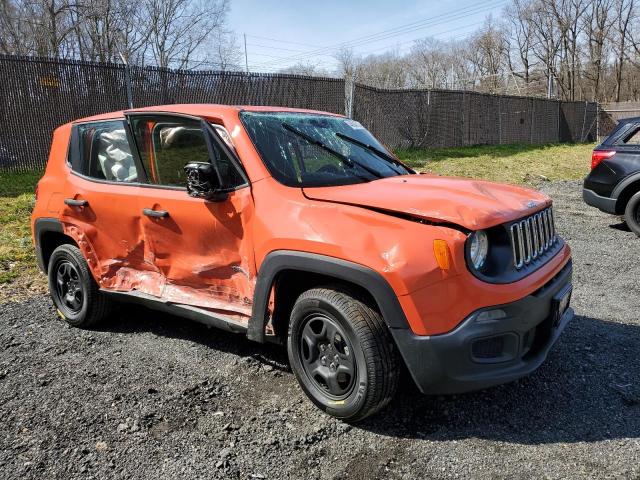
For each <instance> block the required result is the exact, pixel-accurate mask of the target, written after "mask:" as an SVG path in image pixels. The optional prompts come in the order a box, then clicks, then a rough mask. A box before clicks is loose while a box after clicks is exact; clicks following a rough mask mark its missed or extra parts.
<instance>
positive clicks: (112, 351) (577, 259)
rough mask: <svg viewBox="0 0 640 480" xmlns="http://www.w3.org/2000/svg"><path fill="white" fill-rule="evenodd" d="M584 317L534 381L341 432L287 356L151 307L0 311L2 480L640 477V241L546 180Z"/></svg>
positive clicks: (36, 303) (411, 395)
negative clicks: (106, 315) (62, 315)
mask: <svg viewBox="0 0 640 480" xmlns="http://www.w3.org/2000/svg"><path fill="white" fill-rule="evenodd" d="M543 190H545V191H547V192H548V193H550V194H551V195H552V196H553V197H554V199H555V201H556V212H557V223H558V226H559V230H560V231H561V233H562V234H563V235H564V236H565V237H566V238H567V239H568V241H569V242H570V243H571V245H572V247H573V250H574V264H575V276H574V283H575V291H574V298H573V300H574V307H575V309H576V311H577V314H578V317H577V318H576V319H575V320H574V322H573V323H572V324H571V325H569V327H568V328H567V330H566V332H565V334H564V336H563V338H562V339H561V340H560V342H559V343H558V344H557V346H556V348H555V349H554V350H553V352H552V353H551V355H550V357H549V359H548V361H547V362H546V363H545V365H543V367H542V368H541V369H540V370H539V371H538V372H536V373H535V374H534V375H532V376H531V377H529V378H526V379H523V380H521V381H519V382H516V383H513V384H510V385H505V386H501V387H497V388H494V389H491V390H487V391H484V392H480V393H473V394H467V395H459V396H447V397H424V396H421V395H419V394H418V393H416V392H415V391H414V390H413V389H412V388H411V387H410V386H405V387H403V389H402V391H401V392H400V393H399V395H398V397H397V399H396V400H395V401H394V402H393V403H392V405H391V406H390V408H388V409H387V410H386V411H385V412H383V413H382V414H380V415H378V416H377V417H374V418H373V419H370V420H369V421H367V422H365V423H363V424H359V425H358V426H355V427H351V426H348V425H345V424H343V423H341V422H338V421H335V420H332V419H330V418H328V417H326V416H324V415H323V414H321V413H319V412H318V411H317V410H315V409H314V408H313V407H311V405H310V403H309V402H307V401H306V400H305V399H304V397H303V394H302V393H301V391H300V390H299V389H298V387H297V386H296V384H295V380H294V378H293V375H292V374H291V372H290V371H289V369H288V367H287V366H286V356H285V352H284V351H283V350H282V349H279V348H277V347H273V346H260V345H255V344H253V343H250V342H248V341H247V340H245V339H243V338H242V337H240V336H234V335H231V334H225V333H222V332H219V331H216V330H208V329H207V328H205V327H202V326H200V325H197V324H191V323H188V322H185V321H183V320H180V319H177V318H174V317H168V316H164V315H160V314H157V313H154V312H150V311H145V310H143V309H139V308H131V309H124V310H122V311H121V312H119V314H118V315H115V316H114V318H113V321H112V322H111V323H109V324H108V325H106V326H104V327H102V329H101V330H97V331H81V330H76V329H72V328H69V327H67V326H66V325H65V324H64V323H62V322H61V321H58V320H56V317H55V315H54V312H53V309H52V307H51V303H50V301H49V300H48V298H46V297H36V298H33V299H31V300H29V301H27V302H22V303H12V304H5V305H3V306H0V477H2V478H20V479H28V478H34V479H35V478H38V479H42V478H85V479H86V478H100V479H102V478H188V479H195V478H241V479H245V478H295V479H300V478H318V479H320V478H322V479H324V478H335V479H339V478H340V479H341V478H344V479H346V478H349V479H352V478H355V479H367V480H370V479H374V478H436V477H437V478H456V477H459V478H463V477H464V478H467V477H475V478H505V477H509V478H513V477H518V478H526V477H531V478H533V477H535V478H540V477H549V478H567V477H572V478H578V477H582V478H604V477H621V478H630V477H635V478H637V477H639V476H640V364H639V361H638V359H639V358H640V320H639V318H638V317H639V312H640V301H639V298H640V295H639V287H638V285H640V266H639V265H638V258H639V257H640V255H639V253H640V239H636V238H635V237H634V236H633V234H631V233H629V232H628V231H625V230H624V229H623V228H621V226H620V225H619V224H618V221H617V219H615V218H613V217H610V216H607V215H604V214H600V213H599V212H597V211H595V210H593V209H590V208H587V207H586V206H584V205H583V204H582V203H581V201H580V185H579V184H578V183H576V182H568V183H554V184H547V185H546V186H545V187H544V188H543Z"/></svg>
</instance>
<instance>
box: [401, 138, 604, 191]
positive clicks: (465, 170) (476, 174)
mask: <svg viewBox="0 0 640 480" xmlns="http://www.w3.org/2000/svg"><path fill="white" fill-rule="evenodd" d="M594 146H595V145H594V144H591V143H589V144H578V145H569V144H563V145H480V146H475V147H460V148H437V149H410V150H399V151H397V152H396V154H397V155H398V157H399V158H400V159H401V160H403V161H405V162H406V163H407V164H408V165H410V166H411V167H412V168H415V169H416V170H418V171H421V172H431V173H437V174H440V175H450V176H456V177H472V178H481V179H484V180H493V181H496V182H505V183H515V184H524V183H528V184H530V183H537V182H539V181H540V180H543V178H542V177H544V178H546V179H548V180H578V179H582V178H584V177H585V176H586V175H587V173H588V172H589V168H590V164H591V151H592V150H593V147H594Z"/></svg>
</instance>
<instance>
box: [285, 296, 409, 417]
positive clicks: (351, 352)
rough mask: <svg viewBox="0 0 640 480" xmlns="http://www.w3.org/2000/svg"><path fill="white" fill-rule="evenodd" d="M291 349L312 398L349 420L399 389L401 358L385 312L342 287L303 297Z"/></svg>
mask: <svg viewBox="0 0 640 480" xmlns="http://www.w3.org/2000/svg"><path fill="white" fill-rule="evenodd" d="M287 353H288V355H289V362H290V364H291V367H292V369H293V372H294V374H295V375H296V378H297V379H298V382H299V383H300V386H301V388H302V390H303V391H304V392H305V393H306V395H307V396H308V397H309V399H311V401H312V402H313V403H314V404H315V405H316V406H317V407H319V408H320V409H321V410H323V411H324V412H326V413H328V414H329V415H332V416H334V417H337V418H340V419H342V420H345V421H348V422H356V421H359V420H362V419H364V418H366V417H368V416H370V415H373V414H374V413H376V412H378V411H379V410H381V409H382V408H384V407H385V406H386V405H387V404H388V403H389V402H390V401H391V399H392V398H393V396H394V394H395V392H396V389H397V387H398V379H399V374H400V362H399V360H398V355H397V352H396V348H395V344H394V343H393V339H392V338H391V335H390V333H389V330H388V328H387V326H386V324H385V322H384V320H383V318H382V316H381V315H380V313H378V312H377V311H376V310H375V309H374V308H372V307H371V306H370V305H368V304H367V303H365V302H363V301H361V300H359V299H356V298H354V297H353V296H351V295H350V294H348V293H346V292H344V291H342V290H335V289H332V288H314V289H311V290H308V291H306V292H304V293H303V294H302V295H300V297H298V300H297V301H296V303H295V305H294V307H293V310H292V312H291V320H290V323H289V335H288V338H287Z"/></svg>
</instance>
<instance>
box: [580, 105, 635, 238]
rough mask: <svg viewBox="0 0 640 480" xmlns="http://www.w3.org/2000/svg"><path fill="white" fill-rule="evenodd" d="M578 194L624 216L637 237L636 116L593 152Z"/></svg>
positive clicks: (598, 206) (585, 199) (587, 200)
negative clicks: (581, 188)
mask: <svg viewBox="0 0 640 480" xmlns="http://www.w3.org/2000/svg"><path fill="white" fill-rule="evenodd" d="M582 194H583V195H582V196H583V198H584V201H585V202H586V203H587V204H588V205H591V206H594V207H597V208H599V209H600V210H602V211H603V212H606V213H611V214H614V215H624V219H625V221H626V222H627V225H628V226H629V228H630V229H631V230H632V231H633V232H634V233H635V234H636V235H638V236H640V117H635V118H626V119H624V120H620V123H619V124H618V125H617V126H616V128H615V129H614V130H613V132H611V134H610V135H609V136H608V137H607V138H606V139H605V140H604V141H603V142H602V143H601V144H600V145H598V146H597V147H596V148H595V149H594V150H593V154H592V156H591V173H590V174H589V175H588V176H587V178H585V180H584V189H583V192H582Z"/></svg>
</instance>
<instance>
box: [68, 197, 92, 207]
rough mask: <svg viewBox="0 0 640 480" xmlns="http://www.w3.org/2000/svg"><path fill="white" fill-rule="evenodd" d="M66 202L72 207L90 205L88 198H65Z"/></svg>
mask: <svg viewBox="0 0 640 480" xmlns="http://www.w3.org/2000/svg"><path fill="white" fill-rule="evenodd" d="M64 204H65V205H69V206H70V207H86V206H88V205H89V202H87V201H86V200H76V199H75V198H65V199H64Z"/></svg>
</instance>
